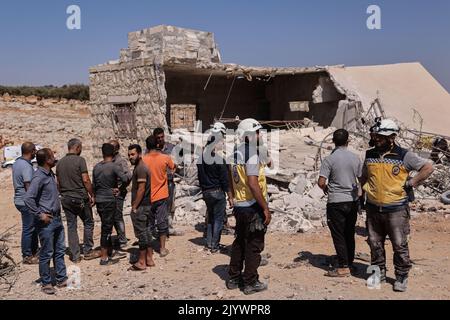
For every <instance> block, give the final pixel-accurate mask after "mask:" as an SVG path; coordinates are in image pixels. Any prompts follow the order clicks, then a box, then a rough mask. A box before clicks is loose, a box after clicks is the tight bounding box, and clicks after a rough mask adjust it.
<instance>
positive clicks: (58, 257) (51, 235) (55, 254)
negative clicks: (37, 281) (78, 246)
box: [37, 217, 67, 286]
mask: <svg viewBox="0 0 450 320" xmlns="http://www.w3.org/2000/svg"><path fill="white" fill-rule="evenodd" d="M37 229H38V232H39V240H40V241H41V253H40V256H39V276H40V277H41V281H42V285H43V286H45V285H49V284H51V283H52V278H51V275H50V261H51V260H53V265H54V267H55V273H56V281H57V282H58V283H61V282H63V281H65V280H67V272H66V264H65V262H64V254H65V251H66V244H65V240H64V226H63V224H62V221H61V217H54V218H53V220H52V222H50V223H49V224H48V225H45V224H44V223H43V222H42V221H39V222H38V223H37Z"/></svg>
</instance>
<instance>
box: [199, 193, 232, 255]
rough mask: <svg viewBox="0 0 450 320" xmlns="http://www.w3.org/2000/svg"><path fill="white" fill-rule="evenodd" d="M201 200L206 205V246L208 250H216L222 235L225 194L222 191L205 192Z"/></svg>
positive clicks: (225, 202) (225, 206) (225, 205)
mask: <svg viewBox="0 0 450 320" xmlns="http://www.w3.org/2000/svg"><path fill="white" fill-rule="evenodd" d="M203 200H204V201H205V203H206V208H207V215H208V225H207V227H206V246H207V247H208V248H210V249H218V248H219V244H220V236H221V235H222V228H223V217H224V216H225V211H226V208H227V200H226V197H225V192H223V191H222V190H215V191H205V192H203Z"/></svg>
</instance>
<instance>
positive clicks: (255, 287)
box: [244, 280, 268, 295]
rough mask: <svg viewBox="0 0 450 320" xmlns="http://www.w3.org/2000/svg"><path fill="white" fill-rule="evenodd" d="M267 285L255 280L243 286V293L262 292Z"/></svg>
mask: <svg viewBox="0 0 450 320" xmlns="http://www.w3.org/2000/svg"><path fill="white" fill-rule="evenodd" d="M267 288H268V286H267V284H265V283H262V282H260V281H259V280H256V282H255V283H254V284H252V285H248V286H245V288H244V294H245V295H249V294H253V293H258V292H262V291H264V290H267Z"/></svg>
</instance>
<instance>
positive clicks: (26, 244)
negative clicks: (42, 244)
mask: <svg viewBox="0 0 450 320" xmlns="http://www.w3.org/2000/svg"><path fill="white" fill-rule="evenodd" d="M16 208H17V210H19V211H20V213H21V214H22V241H21V242H22V257H23V258H27V257H31V256H34V255H35V254H36V253H37V251H38V247H39V244H38V233H37V230H36V228H35V225H36V218H35V217H34V215H33V214H32V213H30V211H29V210H28V208H27V207H26V206H21V205H17V204H16Z"/></svg>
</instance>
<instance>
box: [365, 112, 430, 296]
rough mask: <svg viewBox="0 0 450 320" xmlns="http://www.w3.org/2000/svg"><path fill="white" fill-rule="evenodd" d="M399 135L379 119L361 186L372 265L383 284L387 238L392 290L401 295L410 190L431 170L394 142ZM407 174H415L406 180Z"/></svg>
mask: <svg viewBox="0 0 450 320" xmlns="http://www.w3.org/2000/svg"><path fill="white" fill-rule="evenodd" d="M399 132H400V129H399V127H398V125H397V124H396V123H395V122H394V121H393V120H390V119H384V120H382V121H381V122H379V123H378V125H377V126H376V127H375V128H374V133H375V135H374V144H375V147H374V148H373V149H370V150H368V151H367V152H366V159H365V162H364V166H363V174H362V178H361V183H362V185H363V189H364V191H365V194H366V200H367V205H366V212H367V229H368V233H369V238H368V242H369V245H370V250H371V256H372V259H371V260H372V265H376V266H379V267H380V271H381V274H380V278H381V282H382V283H384V282H386V253H385V249H384V243H385V240H386V236H389V239H390V240H391V243H392V247H393V250H394V266H395V277H396V281H395V284H394V291H399V292H404V291H406V290H407V286H408V274H409V270H410V269H411V260H410V258H409V248H408V237H409V233H410V225H409V221H410V213H409V212H410V209H409V202H410V201H411V200H413V199H412V194H413V188H414V187H417V186H418V185H419V184H421V183H422V182H423V181H424V180H426V179H427V178H428V177H429V176H430V175H431V174H432V173H433V170H434V169H433V165H432V163H431V162H430V161H428V160H426V159H423V158H421V157H419V156H418V155H417V154H415V153H413V152H411V151H408V150H405V149H403V148H401V147H400V146H398V145H397V144H396V143H395V138H396V137H397V135H398V133H399ZM411 171H418V173H417V174H416V175H415V176H414V177H413V178H410V172H411Z"/></svg>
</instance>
